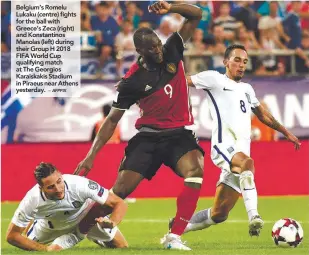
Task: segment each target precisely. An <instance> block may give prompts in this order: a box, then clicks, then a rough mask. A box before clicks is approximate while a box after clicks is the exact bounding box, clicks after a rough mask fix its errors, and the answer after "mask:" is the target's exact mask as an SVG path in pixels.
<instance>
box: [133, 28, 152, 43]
mask: <svg viewBox="0 0 309 255" xmlns="http://www.w3.org/2000/svg"><path fill="white" fill-rule="evenodd" d="M151 34H155V33H154V31H153V30H152V29H151V28H148V27H141V28H138V29H137V30H136V31H135V33H134V35H133V41H134V45H135V47H136V48H140V47H143V46H144V44H145V41H144V40H145V39H144V37H145V36H147V35H151Z"/></svg>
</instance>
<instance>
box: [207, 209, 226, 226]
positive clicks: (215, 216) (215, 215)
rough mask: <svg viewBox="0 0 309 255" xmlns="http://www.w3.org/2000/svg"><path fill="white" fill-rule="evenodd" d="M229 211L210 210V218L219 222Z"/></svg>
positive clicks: (224, 218)
mask: <svg viewBox="0 0 309 255" xmlns="http://www.w3.org/2000/svg"><path fill="white" fill-rule="evenodd" d="M228 216H229V212H228V210H227V209H224V208H223V209H221V210H218V211H211V219H212V220H213V221H214V222H216V223H221V222H224V221H226V220H227V218H228Z"/></svg>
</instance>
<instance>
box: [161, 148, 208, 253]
mask: <svg viewBox="0 0 309 255" xmlns="http://www.w3.org/2000/svg"><path fill="white" fill-rule="evenodd" d="M203 168H204V158H203V155H202V153H201V152H200V151H199V150H193V151H190V152H187V153H186V154H185V155H184V156H182V157H181V158H180V160H179V161H178V162H177V165H176V169H175V170H176V172H177V173H178V174H179V175H180V176H182V177H183V178H184V188H183V190H182V192H181V193H180V195H179V196H178V198H177V213H176V216H175V218H174V223H173V225H172V228H171V230H170V233H169V234H167V235H165V237H164V238H163V239H162V240H161V243H163V245H164V247H165V248H169V249H181V250H191V249H190V248H189V247H187V246H185V245H184V243H182V241H181V240H180V236H181V235H182V234H183V233H184V230H185V228H186V226H187V224H188V222H189V220H190V219H191V217H192V215H193V213H194V211H195V209H196V204H197V201H198V198H199V195H200V188H201V185H202V181H203Z"/></svg>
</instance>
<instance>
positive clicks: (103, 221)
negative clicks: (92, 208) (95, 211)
mask: <svg viewBox="0 0 309 255" xmlns="http://www.w3.org/2000/svg"><path fill="white" fill-rule="evenodd" d="M95 220H96V222H98V223H99V225H100V226H101V228H114V227H115V224H114V222H113V221H111V220H110V219H108V218H103V217H100V218H96V219H95Z"/></svg>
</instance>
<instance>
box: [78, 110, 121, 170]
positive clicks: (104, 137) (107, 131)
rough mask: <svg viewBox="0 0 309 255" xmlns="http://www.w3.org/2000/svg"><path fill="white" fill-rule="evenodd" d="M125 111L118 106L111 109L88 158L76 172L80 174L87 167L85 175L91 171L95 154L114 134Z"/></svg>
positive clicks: (80, 164)
mask: <svg viewBox="0 0 309 255" xmlns="http://www.w3.org/2000/svg"><path fill="white" fill-rule="evenodd" d="M124 112H125V111H124V110H119V109H116V108H112V109H111V111H110V113H109V114H108V116H107V117H106V119H105V121H104V123H103V124H102V126H101V128H100V130H99V132H98V133H97V135H96V137H95V139H94V141H93V143H92V146H91V148H90V150H89V152H88V154H87V156H86V158H85V159H84V160H83V161H81V162H80V163H79V165H78V166H77V168H76V170H75V171H74V174H77V175H78V174H80V173H81V171H82V170H83V169H85V171H84V172H83V175H84V176H86V175H87V174H88V173H89V171H90V170H91V168H92V165H93V161H94V159H95V156H96V155H97V153H98V152H99V151H100V149H101V148H102V147H103V146H104V145H105V144H106V143H107V141H108V140H109V139H110V138H111V136H112V135H113V133H114V131H115V129H116V127H117V124H118V122H119V121H120V119H121V118H122V116H123V114H124Z"/></svg>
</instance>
